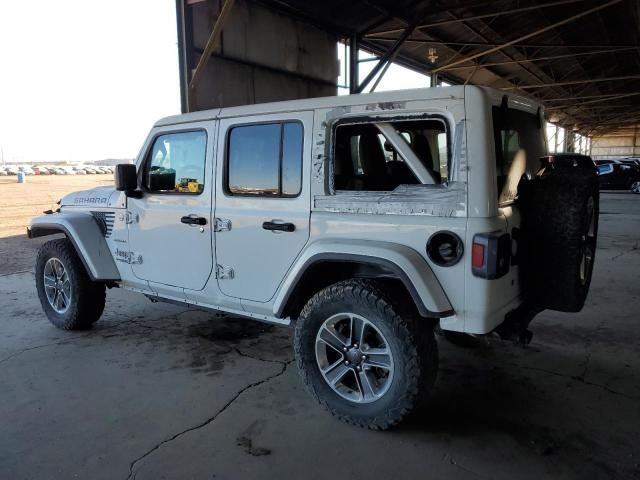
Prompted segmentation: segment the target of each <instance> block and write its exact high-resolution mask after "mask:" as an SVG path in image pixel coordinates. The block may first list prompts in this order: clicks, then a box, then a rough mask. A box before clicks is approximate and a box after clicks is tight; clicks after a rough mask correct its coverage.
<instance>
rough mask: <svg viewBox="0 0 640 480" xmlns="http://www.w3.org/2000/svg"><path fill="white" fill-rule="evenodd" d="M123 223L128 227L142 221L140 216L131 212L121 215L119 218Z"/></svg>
mask: <svg viewBox="0 0 640 480" xmlns="http://www.w3.org/2000/svg"><path fill="white" fill-rule="evenodd" d="M118 219H119V220H120V221H121V222H125V223H126V224H127V225H131V224H132V223H138V221H139V220H140V216H139V215H138V214H137V213H133V212H130V211H128V210H127V211H126V213H121V214H120V215H119V217H118Z"/></svg>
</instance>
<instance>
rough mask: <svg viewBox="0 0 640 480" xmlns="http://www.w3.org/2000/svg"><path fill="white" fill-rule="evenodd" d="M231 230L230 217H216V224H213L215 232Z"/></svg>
mask: <svg viewBox="0 0 640 480" xmlns="http://www.w3.org/2000/svg"><path fill="white" fill-rule="evenodd" d="M229 230H231V220H229V219H228V218H218V217H216V220H215V224H214V226H213V231H214V232H228V231H229Z"/></svg>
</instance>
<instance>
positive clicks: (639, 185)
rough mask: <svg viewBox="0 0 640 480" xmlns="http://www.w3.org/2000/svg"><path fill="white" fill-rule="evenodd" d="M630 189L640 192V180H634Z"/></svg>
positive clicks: (633, 191)
mask: <svg viewBox="0 0 640 480" xmlns="http://www.w3.org/2000/svg"><path fill="white" fill-rule="evenodd" d="M629 190H630V191H631V193H636V194H637V193H640V181H635V182H633V183H632V184H631V186H630V187H629Z"/></svg>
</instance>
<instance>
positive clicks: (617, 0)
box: [435, 0, 623, 72]
mask: <svg viewBox="0 0 640 480" xmlns="http://www.w3.org/2000/svg"><path fill="white" fill-rule="evenodd" d="M622 1H623V0H610V1H609V2H607V3H604V4H602V5H598V6H597V7H593V8H589V9H587V10H585V11H583V12H581V13H578V14H576V15H572V16H571V17H568V18H565V19H564V20H560V21H559V22H555V23H552V24H551V25H547V26H546V27H544V28H541V29H538V30H535V31H533V32H531V33H528V34H526V35H522V36H520V37H518V38H515V39H513V40H510V41H508V42H506V43H504V44H502V45H498V46H497V47H493V48H490V49H488V50H484V51H482V52H479V53H475V54H473V55H471V56H469V57H466V58H462V59H460V60H456V61H454V62H451V63H449V64H447V65H443V66H442V67H438V68H436V69H435V72H440V71H442V70H446V69H447V68H450V67H454V66H456V65H460V64H462V63H465V62H468V61H470V60H475V59H476V58H480V57H484V56H486V55H489V54H491V53H494V52H497V51H500V50H502V49H504V48H507V47H510V46H512V45H515V44H517V43H518V42H522V41H524V40H528V39H529V38H533V37H536V36H538V35H541V34H542V33H544V32H547V31H549V30H552V29H554V28H557V27H560V26H562V25H565V24H567V23H570V22H573V21H575V20H578V19H579V18H582V17H585V16H587V15H590V14H592V13H595V12H597V11H599V10H602V9H604V8H607V7H610V6H612V5H615V4H617V3H620V2H622Z"/></svg>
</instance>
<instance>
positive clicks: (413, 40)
mask: <svg viewBox="0 0 640 480" xmlns="http://www.w3.org/2000/svg"><path fill="white" fill-rule="evenodd" d="M366 39H367V40H375V41H382V42H395V41H396V39H395V38H385V37H366ZM406 43H421V44H424V45H453V46H454V47H502V46H503V45H504V43H491V42H470V41H469V42H464V41H453V40H452V41H448V40H434V39H427V38H407V40H406ZM513 45H515V46H518V47H522V48H591V49H594V48H596V49H597V48H628V49H630V50H640V47H639V46H638V45H631V44H615V45H604V44H601V43H595V44H593V43H581V44H577V43H522V42H516V43H514V44H513ZM509 46H512V45H509ZM465 61H467V60H466V59H465Z"/></svg>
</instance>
